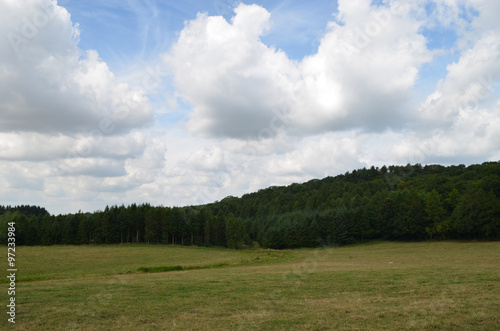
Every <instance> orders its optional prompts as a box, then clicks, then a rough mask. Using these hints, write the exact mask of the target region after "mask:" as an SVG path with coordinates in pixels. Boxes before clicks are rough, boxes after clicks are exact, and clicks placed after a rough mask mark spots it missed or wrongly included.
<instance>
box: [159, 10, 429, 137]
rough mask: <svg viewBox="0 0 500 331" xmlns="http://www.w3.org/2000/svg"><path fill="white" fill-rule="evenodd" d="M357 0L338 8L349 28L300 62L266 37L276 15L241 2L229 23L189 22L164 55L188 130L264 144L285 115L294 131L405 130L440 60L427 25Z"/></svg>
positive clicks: (334, 28)
mask: <svg viewBox="0 0 500 331" xmlns="http://www.w3.org/2000/svg"><path fill="white" fill-rule="evenodd" d="M351 2H352V1H351ZM351 2H345V1H344V2H342V1H341V2H340V5H339V12H340V13H339V15H338V16H339V19H340V20H342V24H338V23H334V22H332V23H331V24H330V31H329V32H328V33H327V34H325V36H324V37H323V39H322V41H321V44H320V46H319V50H318V52H317V54H314V55H312V56H309V57H306V58H305V59H303V60H302V61H301V62H296V61H292V60H290V59H289V58H288V57H287V55H286V54H285V53H284V52H282V51H280V50H276V49H274V48H272V47H268V46H266V45H265V44H263V43H262V42H261V41H260V39H259V36H261V35H262V33H263V32H264V31H266V29H267V28H268V26H269V25H270V14H269V12H267V11H266V10H265V9H264V8H261V7H259V6H256V5H252V6H247V5H243V4H241V5H240V6H239V7H238V8H237V9H236V10H235V16H234V18H233V20H232V22H231V23H229V22H227V21H225V20H224V19H223V18H222V17H207V16H206V15H199V16H198V17H197V18H196V19H195V20H193V21H190V22H188V23H187V24H186V26H185V28H184V30H183V31H182V32H181V34H180V37H179V40H178V41H177V43H176V44H175V45H174V46H173V47H172V50H171V51H170V53H169V54H168V55H166V57H165V58H166V61H167V63H168V64H169V65H170V66H171V68H172V71H173V75H174V82H175V85H176V87H177V88H178V90H179V94H180V96H181V97H182V98H183V99H185V100H186V101H187V102H189V103H190V104H191V105H192V106H193V111H192V113H191V114H190V120H189V122H188V124H187V127H188V129H189V130H190V131H191V132H194V133H197V134H201V135H204V136H215V137H234V138H248V137H252V138H257V137H258V134H259V132H261V130H263V129H266V128H269V126H270V122H271V121H272V119H273V117H275V112H276V111H277V110H279V111H280V112H282V113H287V114H288V116H287V120H286V123H282V124H285V125H286V126H287V128H286V129H287V131H288V132H289V133H290V134H292V135H304V134H316V133H318V132H325V131H342V130H345V129H349V128H362V129H364V130H383V129H385V128H387V127H391V126H400V125H401V121H402V119H404V118H405V117H406V115H405V114H404V112H403V111H402V110H404V108H405V103H406V102H407V101H408V99H409V98H410V96H411V94H410V89H411V88H412V86H413V85H414V83H415V80H416V79H417V77H418V71H419V67H420V66H421V65H422V64H423V63H425V62H428V61H430V60H431V57H432V54H431V53H430V52H429V51H428V50H427V49H426V45H425V38H424V37H423V36H421V35H420V34H419V28H420V23H419V21H417V20H415V19H412V18H411V17H410V16H409V13H408V12H404V11H401V9H399V11H396V10H395V9H393V8H392V7H391V8H387V7H372V6H370V2H369V1H360V2H358V3H356V6H353V5H352V3H351ZM396 14H397V15H396ZM398 15H399V16H398ZM249 20H251V21H252V22H256V23H254V24H253V25H251V26H248V24H246V23H245V22H248V21H249ZM372 29H375V30H372ZM358 31H363V32H361V33H359V34H358ZM360 38H365V40H363V42H362V43H360V42H359V39H360ZM288 122H289V123H288Z"/></svg>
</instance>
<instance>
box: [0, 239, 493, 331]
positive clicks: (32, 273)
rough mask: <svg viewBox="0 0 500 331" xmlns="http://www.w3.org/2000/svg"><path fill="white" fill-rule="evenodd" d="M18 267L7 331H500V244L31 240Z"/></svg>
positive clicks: (18, 255) (4, 292)
mask: <svg viewBox="0 0 500 331" xmlns="http://www.w3.org/2000/svg"><path fill="white" fill-rule="evenodd" d="M4 249H5V251H7V249H6V248H4ZM16 263H17V268H18V273H17V279H16V281H17V284H16V303H17V305H16V324H15V326H13V325H11V323H8V322H7V318H8V316H7V315H4V318H3V320H2V321H0V327H1V328H2V329H7V328H9V329H10V328H15V329H29V330H112V329H124V330H374V329H375V330H381V329H393V330H456V329H460V330H498V329H499V328H500V242H419V243H395V242H375V243H371V244H363V245H354V246H345V247H336V248H332V247H323V248H316V249H296V250H284V251H275V250H265V249H252V250H251V249H248V250H238V251H235V250H229V249H215V248H198V247H179V246H161V245H112V246H35V247H28V246H22V247H18V248H17V252H16ZM0 264H1V265H5V266H6V265H7V259H6V254H3V255H2V257H1V258H0ZM5 269H7V267H6V268H5ZM161 271H163V272H161ZM5 273H6V274H7V272H6V271H5ZM2 278H5V277H2ZM2 286H3V287H4V290H2V291H1V293H0V302H3V303H5V304H7V303H8V300H9V296H8V295H7V290H6V289H7V288H8V284H7V281H6V280H5V281H3V284H2ZM4 307H5V306H4Z"/></svg>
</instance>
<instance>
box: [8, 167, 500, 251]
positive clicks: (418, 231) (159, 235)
mask: <svg viewBox="0 0 500 331" xmlns="http://www.w3.org/2000/svg"><path fill="white" fill-rule="evenodd" d="M4 209H5V208H4ZM4 209H2V210H4ZM12 220H13V221H15V222H16V224H17V225H16V238H17V243H18V244H20V245H22V244H25V245H39V244H42V245H51V244H90V243H108V244H112V243H126V242H131V243H135V242H139V243H164V244H177V245H200V246H225V247H230V248H239V247H243V246H249V245H260V246H264V247H269V248H278V249H282V248H295V247H314V246H317V245H318V244H319V243H329V244H337V245H344V244H350V243H354V242H363V241H365V240H374V239H390V240H404V241H413V240H426V239H433V240H439V239H476V240H498V239H500V163H499V162H486V163H483V164H481V165H471V166H468V167H466V166H464V165H458V166H448V167H445V166H440V165H427V166H422V165H419V164H416V165H407V166H389V167H386V166H384V167H382V168H375V167H371V168H370V169H359V170H354V171H352V172H348V173H346V174H344V175H338V176H335V177H327V178H324V179H321V180H318V179H316V180H311V181H309V182H306V183H302V184H296V183H295V184H291V185H289V186H284V187H269V188H267V189H263V190H260V191H258V192H255V193H251V194H246V195H243V196H242V197H240V198H237V197H227V198H225V199H223V200H222V201H219V202H215V203H211V204H207V205H201V206H188V207H173V208H170V207H153V206H150V205H149V204H142V205H136V204H132V205H130V206H123V205H122V206H111V207H106V209H105V210H104V211H96V212H94V213H87V214H83V213H78V214H68V215H58V216H54V215H48V214H45V215H44V214H38V215H36V214H29V215H27V214H24V213H23V211H22V210H9V211H6V212H5V211H4V214H3V215H2V216H0V231H1V233H2V236H0V238H1V240H2V241H4V240H5V233H6V228H7V222H9V221H12ZM3 243H4V242H3Z"/></svg>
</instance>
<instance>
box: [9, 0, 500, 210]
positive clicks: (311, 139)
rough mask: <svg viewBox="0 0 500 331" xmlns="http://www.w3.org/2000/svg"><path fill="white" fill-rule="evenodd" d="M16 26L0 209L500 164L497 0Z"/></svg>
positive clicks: (200, 11) (231, 5) (65, 14)
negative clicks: (424, 167)
mask: <svg viewBox="0 0 500 331" xmlns="http://www.w3.org/2000/svg"><path fill="white" fill-rule="evenodd" d="M0 12H2V13H4V14H3V15H2V20H1V21H0V36H1V38H0V179H1V182H2V185H1V189H0V204H4V205H5V204H11V205H17V204H35V205H41V206H44V207H46V208H47V209H48V210H49V212H50V213H53V214H58V213H69V212H77V211H78V210H82V211H95V210H98V209H104V207H105V206H106V205H112V204H122V203H123V204H130V203H134V202H136V203H142V202H149V203H151V204H153V205H160V204H161V205H165V206H183V205H193V204H202V203H207V202H213V201H215V200H220V199H222V198H224V197H225V196H228V195H233V196H240V195H242V194H244V193H249V192H253V191H256V190H258V189H261V188H265V187H268V186H270V185H288V184H291V183H293V182H304V181H307V180H309V179H312V178H323V177H325V176H334V175H337V174H340V173H344V172H346V171H351V170H353V169H358V168H363V167H370V166H372V165H375V166H382V165H384V164H386V165H389V164H407V163H412V164H414V163H422V164H431V163H440V164H445V165H448V164H467V165H468V164H473V163H482V162H484V161H498V160H500V93H499V90H500V84H499V81H500V23H499V21H498V17H500V2H499V1H490V0H416V1H413V0H412V1H405V0H402V1H396V0H394V1H393V0H377V1H370V0H338V1H323V0H315V1H299V0H273V1H264V0H262V1H255V2H239V1H233V0H190V1H167V0H161V1H160V0H128V1H122V0H109V1H100V0H99V1H98V0H86V1H80V0H60V1H58V2H55V1H50V0H0ZM6 13H7V14H6Z"/></svg>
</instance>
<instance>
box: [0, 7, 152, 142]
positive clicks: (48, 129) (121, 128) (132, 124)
mask: <svg viewBox="0 0 500 331" xmlns="http://www.w3.org/2000/svg"><path fill="white" fill-rule="evenodd" d="M0 10H1V11H2V12H4V13H9V15H6V16H5V17H4V19H2V22H0V34H1V35H3V36H7V38H2V39H1V40H0V48H1V49H2V52H1V53H0V63H1V64H0V72H1V73H2V74H1V75H0V90H1V91H2V92H1V93H0V116H1V121H0V130H1V131H3V132H19V131H30V132H38V133H46V134H60V133H63V134H66V135H72V134H75V133H79V132H83V131H86V130H87V131H88V130H92V129H96V128H99V127H100V125H102V124H101V123H102V121H103V120H104V119H107V120H108V121H110V122H112V123H113V125H114V127H113V132H111V131H110V130H108V131H109V132H106V133H107V134H111V133H113V134H116V133H124V132H127V131H128V130H130V129H133V128H136V127H141V126H144V125H147V124H148V123H150V122H151V120H152V111H153V110H152V107H151V105H150V103H149V101H148V100H147V98H146V97H145V96H144V95H143V93H142V92H141V91H133V90H131V89H130V88H129V87H128V86H127V85H126V84H117V83H116V81H115V78H114V75H113V73H112V72H110V70H109V68H108V66H107V65H106V63H105V62H103V61H101V60H100V59H99V56H98V54H97V52H96V51H92V50H90V51H87V52H86V53H83V52H82V51H81V50H80V49H79V48H78V36H79V30H78V26H75V25H73V23H72V22H71V17H70V15H69V13H68V12H67V11H66V10H65V9H64V8H62V7H60V6H57V4H56V2H52V1H49V0H29V1H28V0H22V1H2V2H1V3H0ZM108 129H109V127H108Z"/></svg>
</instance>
